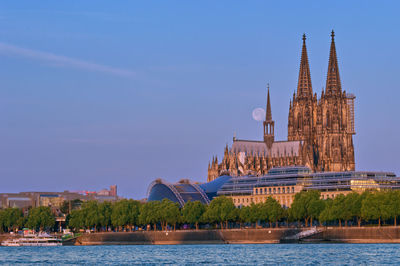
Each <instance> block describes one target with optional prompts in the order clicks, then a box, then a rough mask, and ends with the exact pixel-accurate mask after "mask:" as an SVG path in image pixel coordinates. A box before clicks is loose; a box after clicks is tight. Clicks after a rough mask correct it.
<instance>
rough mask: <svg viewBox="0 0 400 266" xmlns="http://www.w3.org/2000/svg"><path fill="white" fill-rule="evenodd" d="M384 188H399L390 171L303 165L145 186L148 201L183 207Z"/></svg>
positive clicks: (282, 201)
mask: <svg viewBox="0 0 400 266" xmlns="http://www.w3.org/2000/svg"><path fill="white" fill-rule="evenodd" d="M388 189H400V177H396V175H395V174H394V173H391V172H358V171H344V172H320V173H315V172H313V171H312V170H311V169H310V168H308V167H306V166H294V167H276V168H272V169H270V170H269V172H268V174H266V175H263V176H235V177H233V176H220V177H218V178H216V179H215V180H213V181H211V182H208V183H204V184H194V183H191V182H189V181H188V180H185V181H184V182H179V183H177V184H170V183H167V182H165V181H162V180H161V179H157V180H155V181H154V182H153V183H151V185H150V186H149V189H148V201H153V200H162V199H164V198H167V199H169V200H171V201H174V202H178V203H179V204H180V205H181V206H183V205H184V204H185V203H186V202H187V201H189V200H190V201H196V200H198V201H200V202H202V203H209V202H210V201H211V200H212V199H213V198H214V197H216V196H227V197H230V198H232V200H233V203H234V204H235V206H237V207H240V206H248V205H250V204H252V203H260V202H265V201H266V199H267V198H268V197H272V198H274V199H276V200H277V201H278V202H279V203H280V204H281V205H282V206H284V207H290V206H291V204H292V202H293V200H294V196H295V194H296V193H298V192H300V191H307V190H318V191H320V192H321V198H322V199H328V198H331V199H333V198H335V197H336V196H337V195H339V194H343V195H346V194H348V193H351V192H358V193H361V192H363V191H365V190H388Z"/></svg>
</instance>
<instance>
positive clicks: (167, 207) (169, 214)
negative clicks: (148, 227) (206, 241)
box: [160, 199, 181, 230]
mask: <svg viewBox="0 0 400 266" xmlns="http://www.w3.org/2000/svg"><path fill="white" fill-rule="evenodd" d="M160 207H161V209H160V218H161V220H160V222H161V226H162V227H163V228H164V230H165V229H166V227H167V225H168V224H171V225H173V226H174V230H175V229H176V223H178V222H179V221H180V220H181V212H180V208H179V207H180V205H179V203H177V202H172V201H170V200H169V199H163V200H162V201H161V206H160ZM163 225H164V226H163Z"/></svg>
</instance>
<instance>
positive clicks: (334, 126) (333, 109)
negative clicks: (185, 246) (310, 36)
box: [207, 31, 355, 181]
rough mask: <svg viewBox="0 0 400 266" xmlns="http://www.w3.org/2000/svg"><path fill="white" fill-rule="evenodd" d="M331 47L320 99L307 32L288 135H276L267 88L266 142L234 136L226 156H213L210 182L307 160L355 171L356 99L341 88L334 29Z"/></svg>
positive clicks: (322, 167)
mask: <svg viewBox="0 0 400 266" xmlns="http://www.w3.org/2000/svg"><path fill="white" fill-rule="evenodd" d="M331 37H332V41H331V48H330V55H329V63H328V74H327V79H326V87H325V90H323V91H322V93H321V96H320V98H319V99H318V98H317V94H316V93H314V92H313V89H312V84H311V74H310V66H309V63H308V56H307V48H306V36H305V35H303V48H302V53H301V60H300V71H299V78H298V84H297V92H296V93H294V94H293V99H292V100H291V101H290V104H289V116H288V140H286V141H276V140H275V130H274V129H275V121H273V120H272V112H271V101H270V96H269V88H268V94H267V108H266V117H265V121H264V123H263V124H264V129H263V131H264V132H263V135H264V139H263V140H262V141H257V140H240V139H236V137H234V138H233V144H232V147H231V148H228V146H226V148H225V152H224V157H223V158H222V161H221V162H218V159H217V157H216V156H215V157H214V158H213V159H212V161H211V163H209V165H208V178H207V180H208V181H211V180H214V179H216V178H217V177H218V176H220V175H224V174H229V175H232V176H246V175H257V176H261V175H266V174H267V173H268V170H269V169H271V168H273V167H283V166H296V165H303V166H307V167H309V168H310V169H311V170H312V171H314V172H323V171H354V169H355V160H354V146H353V137H352V136H353V135H354V134H355V127H354V99H355V96H354V95H352V94H348V93H346V91H343V90H342V85H341V81H340V76H339V66H338V60H337V56H336V47H335V39H334V37H335V34H334V32H333V31H332V34H331Z"/></svg>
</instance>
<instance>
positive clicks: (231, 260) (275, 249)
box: [0, 244, 400, 265]
mask: <svg viewBox="0 0 400 266" xmlns="http://www.w3.org/2000/svg"><path fill="white" fill-rule="evenodd" d="M399 250H400V244H365V245H364V244H272V245H268V244H266V245H171V246H169V245H166V246H65V247H0V263H1V264H10V265H15V264H52V265H62V264H90V265H94V264H105V265H127V264H130V265H132V264H140V265H159V264H179V265H194V264H213V265H215V264H219V265H238V264H242V265H255V264H302V265H303V264H374V265H377V264H400V251H399Z"/></svg>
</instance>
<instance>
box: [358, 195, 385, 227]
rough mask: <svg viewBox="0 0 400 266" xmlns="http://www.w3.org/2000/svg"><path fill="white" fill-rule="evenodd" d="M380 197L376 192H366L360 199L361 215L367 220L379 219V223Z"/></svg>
mask: <svg viewBox="0 0 400 266" xmlns="http://www.w3.org/2000/svg"><path fill="white" fill-rule="evenodd" d="M379 204H380V197H379V196H378V194H377V193H376V192H374V193H368V194H367V195H366V197H365V198H364V199H363V201H362V206H361V217H362V218H363V219H365V220H367V221H370V220H376V219H379V226H380V225H381V216H380V214H381V213H380V210H379Z"/></svg>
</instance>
